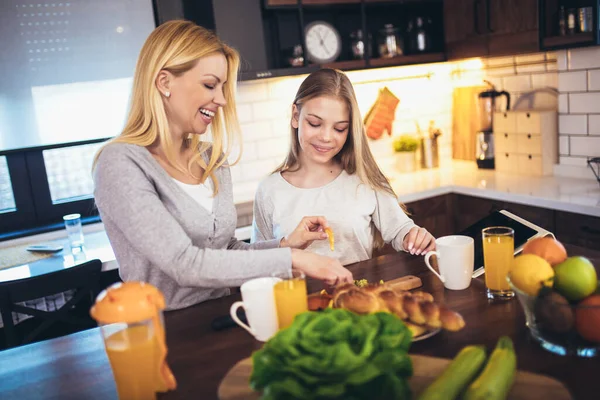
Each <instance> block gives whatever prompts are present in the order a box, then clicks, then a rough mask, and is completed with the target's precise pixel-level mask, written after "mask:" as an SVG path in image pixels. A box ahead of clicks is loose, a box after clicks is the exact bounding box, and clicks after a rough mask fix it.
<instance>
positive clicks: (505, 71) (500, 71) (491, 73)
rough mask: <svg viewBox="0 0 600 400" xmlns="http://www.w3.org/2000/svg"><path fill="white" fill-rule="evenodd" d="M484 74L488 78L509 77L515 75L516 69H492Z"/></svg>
mask: <svg viewBox="0 0 600 400" xmlns="http://www.w3.org/2000/svg"><path fill="white" fill-rule="evenodd" d="M485 73H486V74H487V75H489V76H509V75H515V74H516V69H515V67H494V68H489V69H487V70H486V71H485Z"/></svg>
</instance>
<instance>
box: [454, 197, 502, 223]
mask: <svg viewBox="0 0 600 400" xmlns="http://www.w3.org/2000/svg"><path fill="white" fill-rule="evenodd" d="M503 208H504V202H503V201H500V200H490V199H482V198H480V197H471V196H465V195H461V194H458V195H456V199H455V201H454V215H453V217H454V224H455V228H456V232H461V231H463V230H465V229H467V228H468V227H469V226H471V225H473V224H474V223H475V222H477V221H479V220H480V219H482V218H484V217H486V216H488V215H489V214H490V213H492V212H494V211H499V210H502V209H503Z"/></svg>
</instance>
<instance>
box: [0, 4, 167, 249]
mask: <svg viewBox="0 0 600 400" xmlns="http://www.w3.org/2000/svg"><path fill="white" fill-rule="evenodd" d="M153 3H154V2H153V1H152V0H71V1H69V0H67V1H48V0H37V1H25V0H4V1H1V2H0V27H2V28H1V30H2V39H1V42H2V52H1V54H0V71H2V74H0V240H3V239H7V238H10V237H15V236H20V235H24V234H29V233H33V232H32V231H35V230H40V229H41V230H50V229H52V227H53V226H59V225H62V216H63V215H65V214H69V213H73V212H78V213H80V214H82V216H83V217H84V218H85V217H88V218H90V219H94V218H97V210H96V209H95V207H94V201H93V197H92V192H93V181H92V176H91V164H92V159H93V157H94V154H95V153H96V151H97V150H98V148H99V147H100V146H101V145H102V143H101V142H103V141H105V140H106V139H107V138H110V137H113V136H115V135H117V134H118V133H119V132H120V131H121V129H122V127H123V124H124V122H125V118H126V113H127V109H128V102H129V95H130V90H131V84H132V78H133V72H134V69H135V63H136V60H137V56H138V54H139V52H140V49H141V47H142V45H143V43H144V41H145V40H146V38H147V37H148V35H149V34H150V32H151V31H152V30H153V29H154V27H155V16H154V12H153Z"/></svg>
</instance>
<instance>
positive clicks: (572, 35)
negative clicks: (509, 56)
mask: <svg viewBox="0 0 600 400" xmlns="http://www.w3.org/2000/svg"><path fill="white" fill-rule="evenodd" d="M599 3H600V0H539V19H540V46H541V49H542V50H558V49H570V48H576V47H586V46H593V45H597V44H600V32H599V30H598V10H599ZM561 8H563V9H564V13H565V17H564V19H565V28H564V30H563V31H562V32H561V28H560V22H559V21H560V19H561ZM581 8H584V9H587V10H588V11H589V13H590V19H591V23H590V24H589V28H588V29H584V30H582V29H581V27H580V24H579V9H581ZM569 10H573V12H574V17H575V18H574V21H573V22H574V25H575V29H573V30H572V31H570V30H569V27H568V25H569V22H568V19H569V16H568V14H569ZM588 21H589V20H588Z"/></svg>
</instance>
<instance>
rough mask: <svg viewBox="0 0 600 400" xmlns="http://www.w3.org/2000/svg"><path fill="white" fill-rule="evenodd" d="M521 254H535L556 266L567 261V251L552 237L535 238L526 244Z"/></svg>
mask: <svg viewBox="0 0 600 400" xmlns="http://www.w3.org/2000/svg"><path fill="white" fill-rule="evenodd" d="M521 254H534V255H536V256H540V257H542V258H543V259H544V260H546V261H548V262H549V263H550V265H552V266H555V265H556V264H560V263H561V262H563V261H565V260H566V259H567V250H565V246H563V245H562V243H561V242H559V241H558V240H556V239H554V238H551V237H543V238H535V239H533V240H530V241H529V242H527V243H525V246H523V251H522V252H521Z"/></svg>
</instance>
